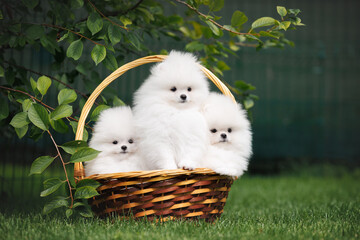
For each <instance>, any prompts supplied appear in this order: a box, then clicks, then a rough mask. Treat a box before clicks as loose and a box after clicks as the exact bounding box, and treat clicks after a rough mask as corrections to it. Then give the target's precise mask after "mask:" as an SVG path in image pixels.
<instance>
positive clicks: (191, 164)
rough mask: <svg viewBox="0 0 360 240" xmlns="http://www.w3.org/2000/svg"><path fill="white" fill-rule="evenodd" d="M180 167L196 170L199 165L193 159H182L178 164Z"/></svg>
mask: <svg viewBox="0 0 360 240" xmlns="http://www.w3.org/2000/svg"><path fill="white" fill-rule="evenodd" d="M178 167H179V168H181V169H184V170H194V169H195V168H196V167H197V166H196V164H195V163H194V162H191V161H181V162H180V163H179V164H178Z"/></svg>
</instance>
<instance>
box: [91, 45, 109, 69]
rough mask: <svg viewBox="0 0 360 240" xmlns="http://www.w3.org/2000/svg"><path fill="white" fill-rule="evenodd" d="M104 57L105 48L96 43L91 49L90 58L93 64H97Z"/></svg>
mask: <svg viewBox="0 0 360 240" xmlns="http://www.w3.org/2000/svg"><path fill="white" fill-rule="evenodd" d="M105 57H106V48H105V47H104V46H101V45H96V46H95V47H94V48H93V50H92V51H91V58H92V59H93V60H94V62H95V64H96V65H98V64H99V63H100V62H101V61H102V60H104V59H105Z"/></svg>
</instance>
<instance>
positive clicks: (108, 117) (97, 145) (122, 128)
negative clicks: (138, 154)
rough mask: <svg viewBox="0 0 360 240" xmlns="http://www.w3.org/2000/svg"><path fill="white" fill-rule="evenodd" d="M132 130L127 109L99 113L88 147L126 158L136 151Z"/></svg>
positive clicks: (113, 109)
mask: <svg viewBox="0 0 360 240" xmlns="http://www.w3.org/2000/svg"><path fill="white" fill-rule="evenodd" d="M134 130H135V129H134V126H133V117H132V112H131V109H130V108H129V107H118V108H111V109H107V110H104V111H103V112H101V114H100V117H99V119H98V121H97V122H96V124H95V126H94V132H93V136H92V138H91V141H90V144H89V145H90V147H92V148H94V149H96V150H98V151H102V152H103V153H105V154H121V155H124V156H126V155H128V154H131V153H134V152H135V151H136V150H137V139H136V137H135V131H134Z"/></svg>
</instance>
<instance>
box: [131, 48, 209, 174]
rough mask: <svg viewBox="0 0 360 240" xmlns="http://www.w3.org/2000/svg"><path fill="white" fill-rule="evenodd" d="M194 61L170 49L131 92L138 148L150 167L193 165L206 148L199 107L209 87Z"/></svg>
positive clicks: (186, 54)
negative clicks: (138, 139)
mask: <svg viewBox="0 0 360 240" xmlns="http://www.w3.org/2000/svg"><path fill="white" fill-rule="evenodd" d="M198 64H199V63H198V62H197V59H196V58H195V57H194V56H193V55H191V54H189V53H180V52H176V51H172V52H171V53H170V55H169V56H168V57H167V59H166V60H164V61H163V62H161V63H159V64H157V65H155V66H154V67H153V68H152V69H151V74H150V76H149V77H148V78H147V79H146V80H145V82H144V83H143V84H142V85H141V87H140V88H139V89H138V90H137V91H136V93H135V98H134V105H135V106H134V116H135V122H136V127H137V128H138V130H139V132H141V138H140V142H139V146H140V147H139V148H140V149H141V155H142V158H143V159H144V161H145V164H146V165H147V167H148V168H150V169H177V168H185V169H193V168H195V164H196V162H198V161H199V159H200V158H202V157H203V155H204V153H205V149H206V141H207V128H206V123H205V120H204V118H203V116H202V114H201V113H200V107H201V105H202V103H203V101H204V100H205V99H206V97H207V96H208V94H209V86H208V82H207V79H206V77H205V75H204V74H203V73H202V72H201V70H200V68H199V65H198Z"/></svg>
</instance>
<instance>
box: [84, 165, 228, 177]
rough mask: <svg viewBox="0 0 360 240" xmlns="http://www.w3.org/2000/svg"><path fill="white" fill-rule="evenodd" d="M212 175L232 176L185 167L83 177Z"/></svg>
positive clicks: (206, 169) (209, 170) (205, 169)
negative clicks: (186, 168)
mask: <svg viewBox="0 0 360 240" xmlns="http://www.w3.org/2000/svg"><path fill="white" fill-rule="evenodd" d="M191 174H199V175H214V176H219V177H224V178H233V177H230V176H227V175H220V174H218V173H216V172H214V171H213V170H211V169H209V168H196V169H194V170H185V169H165V170H147V171H132V172H120V173H107V174H93V175H90V176H87V177H85V179H94V180H100V179H116V178H151V177H170V176H171V177H176V176H181V175H191Z"/></svg>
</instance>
